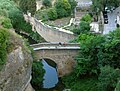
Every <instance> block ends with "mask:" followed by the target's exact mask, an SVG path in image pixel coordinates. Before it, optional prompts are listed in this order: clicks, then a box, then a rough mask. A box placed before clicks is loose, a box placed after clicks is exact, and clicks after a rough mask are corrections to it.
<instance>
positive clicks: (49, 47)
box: [31, 43, 80, 77]
mask: <svg viewBox="0 0 120 91" xmlns="http://www.w3.org/2000/svg"><path fill="white" fill-rule="evenodd" d="M31 47H33V50H34V52H35V58H36V60H40V59H50V60H52V61H54V62H55V63H56V64H57V70H58V76H59V77H61V76H64V75H66V74H69V73H70V72H71V71H72V70H73V67H74V66H75V63H76V62H75V57H76V55H77V54H78V52H79V50H80V47H79V44H78V43H39V44H33V45H31Z"/></svg>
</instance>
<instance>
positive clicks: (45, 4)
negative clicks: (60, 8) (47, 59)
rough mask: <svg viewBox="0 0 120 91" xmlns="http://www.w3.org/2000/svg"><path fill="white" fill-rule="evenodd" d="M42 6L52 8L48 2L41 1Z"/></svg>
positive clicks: (47, 0)
mask: <svg viewBox="0 0 120 91" xmlns="http://www.w3.org/2000/svg"><path fill="white" fill-rule="evenodd" d="M42 4H43V5H44V6H45V7H51V6H52V3H51V1H50V0H43V1H42Z"/></svg>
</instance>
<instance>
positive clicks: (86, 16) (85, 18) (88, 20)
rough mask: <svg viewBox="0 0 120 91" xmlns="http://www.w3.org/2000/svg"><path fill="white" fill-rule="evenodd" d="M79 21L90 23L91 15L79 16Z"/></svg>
mask: <svg viewBox="0 0 120 91" xmlns="http://www.w3.org/2000/svg"><path fill="white" fill-rule="evenodd" d="M81 21H85V22H88V23H91V22H92V17H91V16H90V15H89V14H86V15H84V16H83V17H82V18H81Z"/></svg>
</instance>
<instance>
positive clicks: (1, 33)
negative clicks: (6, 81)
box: [0, 28, 9, 70]
mask: <svg viewBox="0 0 120 91" xmlns="http://www.w3.org/2000/svg"><path fill="white" fill-rule="evenodd" d="M8 38H9V33H8V32H7V30H5V29H3V28H0V68H1V66H2V65H4V64H5V62H6V56H7V43H8V42H9V41H8ZM0 70H1V69H0Z"/></svg>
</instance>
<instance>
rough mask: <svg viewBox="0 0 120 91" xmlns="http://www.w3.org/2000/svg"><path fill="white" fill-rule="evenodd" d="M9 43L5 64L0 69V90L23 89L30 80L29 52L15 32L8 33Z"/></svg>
mask: <svg viewBox="0 0 120 91" xmlns="http://www.w3.org/2000/svg"><path fill="white" fill-rule="evenodd" d="M10 44H11V45H12V47H11V46H9V47H10V48H9V53H8V54H7V60H6V64H5V65H4V67H3V69H2V70H1V71H0V91H24V90H25V89H26V88H27V86H28V84H29V83H30V80H31V67H32V56H31V52H30V51H29V49H28V48H27V47H26V46H25V43H24V41H23V40H22V38H21V37H20V36H18V35H16V34H15V33H10Z"/></svg>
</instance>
